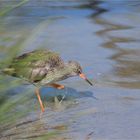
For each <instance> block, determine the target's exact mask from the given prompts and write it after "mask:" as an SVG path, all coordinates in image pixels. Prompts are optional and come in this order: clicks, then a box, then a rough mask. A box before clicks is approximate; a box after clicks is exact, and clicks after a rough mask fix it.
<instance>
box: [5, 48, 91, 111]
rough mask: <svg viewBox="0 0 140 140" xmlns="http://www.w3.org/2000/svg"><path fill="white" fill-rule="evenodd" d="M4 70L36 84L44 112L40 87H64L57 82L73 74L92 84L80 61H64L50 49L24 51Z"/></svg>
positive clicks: (36, 90)
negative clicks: (83, 71)
mask: <svg viewBox="0 0 140 140" xmlns="http://www.w3.org/2000/svg"><path fill="white" fill-rule="evenodd" d="M3 72H4V73H5V74H8V75H10V76H14V77H18V78H21V79H23V80H26V81H28V82H29V83H30V84H33V85H35V87H36V89H35V93H36V95H37V98H38V101H39V103H40V107H41V111H42V112H44V110H45V109H44V105H43V103H42V100H41V97H40V87H42V86H51V87H54V88H57V89H63V88H64V86H63V85H60V84H57V83H55V82H57V81H61V80H64V79H67V78H68V77H72V76H80V77H81V78H83V79H84V80H86V81H87V82H88V83H89V84H90V85H92V83H91V82H90V81H89V80H88V79H87V78H86V76H85V75H84V74H83V73H82V68H81V66H80V64H79V63H78V62H76V61H68V62H67V63H64V62H63V60H62V59H61V57H60V56H59V55H58V54H57V53H55V52H52V51H49V50H35V51H32V52H29V53H24V54H22V55H20V56H18V57H16V58H14V59H13V61H12V62H11V64H10V65H9V66H8V67H7V68H5V69H3Z"/></svg>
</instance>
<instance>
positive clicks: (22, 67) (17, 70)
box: [3, 50, 64, 83]
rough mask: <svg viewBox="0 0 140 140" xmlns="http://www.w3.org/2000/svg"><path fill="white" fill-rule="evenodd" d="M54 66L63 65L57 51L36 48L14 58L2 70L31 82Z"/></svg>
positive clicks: (60, 66)
mask: <svg viewBox="0 0 140 140" xmlns="http://www.w3.org/2000/svg"><path fill="white" fill-rule="evenodd" d="M56 67H59V68H62V67H64V63H63V60H62V59H61V58H60V57H59V55H58V54H57V53H55V52H51V51H49V50H36V51H32V52H29V53H25V54H23V55H21V56H18V57H16V58H14V59H13V61H12V63H11V65H10V66H9V67H8V68H5V69H4V70H3V72H4V73H6V74H8V75H11V76H15V77H19V78H24V79H27V80H28V81H29V82H31V83H33V82H38V81H40V80H42V79H43V78H44V77H45V76H46V75H47V74H48V72H49V71H53V70H54V68H56Z"/></svg>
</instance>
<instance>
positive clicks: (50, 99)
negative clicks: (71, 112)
mask: <svg viewBox="0 0 140 140" xmlns="http://www.w3.org/2000/svg"><path fill="white" fill-rule="evenodd" d="M41 94H42V100H43V102H44V103H45V105H46V106H50V107H51V108H53V109H54V110H63V109H65V108H71V107H73V106H75V105H77V104H78V101H77V99H78V98H86V97H89V98H93V99H97V98H96V97H95V96H94V94H93V93H92V92H91V91H77V90H76V89H74V88H71V87H65V89H62V90H58V89H54V88H50V87H49V88H46V87H43V88H42V89H41Z"/></svg>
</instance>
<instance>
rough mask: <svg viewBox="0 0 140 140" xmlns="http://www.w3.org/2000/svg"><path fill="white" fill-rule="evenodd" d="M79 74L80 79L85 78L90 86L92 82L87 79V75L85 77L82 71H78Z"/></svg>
mask: <svg viewBox="0 0 140 140" xmlns="http://www.w3.org/2000/svg"><path fill="white" fill-rule="evenodd" d="M79 76H80V77H81V78H82V79H84V80H86V81H87V82H88V83H89V84H90V85H91V86H93V84H92V83H91V82H90V81H89V80H88V79H87V77H86V76H85V75H84V74H83V73H80V74H79Z"/></svg>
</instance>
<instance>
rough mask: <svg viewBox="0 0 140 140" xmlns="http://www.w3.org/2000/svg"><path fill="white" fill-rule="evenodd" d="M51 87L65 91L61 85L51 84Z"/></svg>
mask: <svg viewBox="0 0 140 140" xmlns="http://www.w3.org/2000/svg"><path fill="white" fill-rule="evenodd" d="M49 86H51V87H54V88H57V89H64V88H65V87H64V86H63V85H59V84H56V83H52V84H49Z"/></svg>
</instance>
